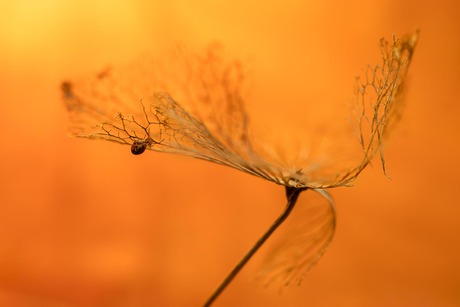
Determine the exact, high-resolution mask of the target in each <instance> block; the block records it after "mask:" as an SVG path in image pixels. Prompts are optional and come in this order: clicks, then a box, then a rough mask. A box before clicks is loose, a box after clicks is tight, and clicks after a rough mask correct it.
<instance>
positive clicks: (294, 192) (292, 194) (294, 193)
mask: <svg viewBox="0 0 460 307" xmlns="http://www.w3.org/2000/svg"><path fill="white" fill-rule="evenodd" d="M304 190H306V188H302V189H296V188H291V187H286V198H287V201H288V202H287V204H286V207H285V208H284V211H283V212H282V213H281V215H280V216H279V217H278V218H277V219H276V220H275V222H273V224H272V225H271V226H270V228H269V229H268V230H267V231H266V232H265V233H264V234H263V236H262V237H260V239H259V240H258V241H257V242H256V243H255V244H254V245H253V246H252V248H251V249H250V250H249V252H248V253H247V254H246V255H245V256H244V257H243V258H242V259H241V260H240V262H238V264H237V265H236V266H235V267H234V268H233V270H232V271H231V272H230V274H228V275H227V277H226V278H225V279H224V281H223V282H222V283H221V284H220V285H219V287H218V288H217V289H216V290H215V291H214V293H213V294H212V295H211V296H210V297H209V299H208V300H207V301H206V303H204V305H203V306H204V307H209V306H211V305H212V303H214V301H215V300H216V299H217V298H218V297H219V295H220V294H221V293H222V292H223V291H224V290H225V289H226V288H227V286H228V285H229V284H230V283H231V282H232V280H233V279H234V278H235V277H236V275H237V274H238V273H239V272H240V271H241V269H242V268H243V267H244V266H245V265H246V263H247V262H248V261H249V259H251V258H252V256H254V254H255V253H256V252H257V251H258V250H259V248H260V247H261V246H262V245H263V244H264V243H265V241H267V239H268V238H269V237H270V236H271V235H272V234H273V232H275V230H276V229H277V228H278V227H279V226H280V225H281V224H282V223H283V222H284V221H285V220H286V218H287V217H288V216H289V214H291V212H292V209H294V207H295V204H296V203H297V198H298V197H299V194H300V192H302V191H304Z"/></svg>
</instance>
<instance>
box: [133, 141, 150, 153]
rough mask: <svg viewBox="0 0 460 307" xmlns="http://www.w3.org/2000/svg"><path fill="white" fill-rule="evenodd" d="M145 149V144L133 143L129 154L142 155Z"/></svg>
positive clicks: (141, 142) (143, 142)
mask: <svg viewBox="0 0 460 307" xmlns="http://www.w3.org/2000/svg"><path fill="white" fill-rule="evenodd" d="M146 148H147V142H145V141H134V143H133V144H132V145H131V153H132V154H133V155H136V156H137V155H140V154H142V153H143V152H144V151H145V149H146Z"/></svg>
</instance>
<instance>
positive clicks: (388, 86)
mask: <svg viewBox="0 0 460 307" xmlns="http://www.w3.org/2000/svg"><path fill="white" fill-rule="evenodd" d="M417 40H418V32H415V33H413V34H411V35H408V36H405V37H402V38H401V39H393V41H392V42H387V41H385V40H383V39H382V40H381V44H380V49H381V55H382V60H383V61H382V63H381V64H380V65H376V66H373V67H368V69H367V70H366V72H365V74H364V76H362V77H359V78H357V82H356V89H355V93H354V98H353V101H352V106H351V111H352V114H351V122H352V124H353V129H354V137H356V138H355V142H354V143H353V144H355V145H356V146H355V145H351V143H352V142H347V145H349V146H355V147H354V148H355V154H354V155H348V153H347V154H345V153H343V154H342V155H340V154H336V153H334V154H332V153H331V154H329V155H328V154H327V153H322V154H324V156H326V157H328V158H327V159H326V158H317V159H315V158H312V159H311V160H310V161H308V163H305V164H303V165H296V166H295V167H294V166H292V165H289V164H288V163H285V162H283V161H282V160H281V159H278V158H276V157H273V155H271V154H270V153H269V152H268V151H267V150H266V148H267V147H266V146H263V145H261V144H259V143H258V142H257V140H255V139H253V138H252V136H251V134H250V129H249V115H248V114H247V112H246V109H245V104H244V99H243V98H244V75H245V74H244V69H243V66H242V65H241V64H240V63H239V62H236V61H234V62H228V61H225V60H224V59H223V57H222V56H221V53H220V51H219V48H218V47H216V46H212V47H211V48H209V49H208V50H207V51H206V52H205V53H204V54H203V55H188V54H186V53H183V54H182V55H183V56H182V58H181V59H182V60H180V61H179V62H178V63H179V64H178V65H177V66H174V65H175V64H174V65H173V64H171V66H174V67H175V68H177V69H178V70H176V71H174V69H171V70H170V71H171V73H169V75H168V73H167V71H168V69H169V67H167V69H166V70H163V69H162V67H161V62H153V63H151V65H148V64H146V63H143V65H134V66H133V67H131V68H128V69H126V70H123V71H117V70H112V69H110V70H105V71H104V72H103V74H99V75H96V76H95V77H94V78H92V79H89V80H85V81H83V82H68V81H66V82H64V83H63V84H62V86H61V88H62V93H63V98H64V101H65V103H66V106H67V109H68V111H69V114H70V117H71V122H72V126H71V131H72V132H73V133H74V134H75V135H76V136H78V137H85V138H91V139H103V140H108V141H112V142H117V143H120V144H125V145H130V146H131V152H132V153H133V154H135V155H139V154H142V153H143V152H145V151H146V150H152V151H158V152H169V153H175V154H181V155H186V156H191V157H194V158H198V159H202V160H207V161H210V162H214V163H217V164H221V165H226V166H229V167H232V168H235V169H238V170H241V171H243V172H245V173H248V174H252V175H254V176H257V177H260V178H263V179H266V180H268V181H272V182H274V183H276V184H278V185H282V186H284V187H285V189H286V197H287V205H286V207H285V209H284V211H283V212H282V214H281V215H280V216H279V217H278V218H277V219H276V220H275V222H274V223H273V225H272V226H271V227H270V228H269V229H268V230H267V232H266V233H265V234H264V235H263V236H262V237H261V238H260V239H259V241H257V243H256V244H255V245H254V247H253V248H252V249H251V250H250V251H249V252H248V253H247V254H246V255H245V257H244V258H243V259H242V260H241V261H240V262H239V263H238V265H237V266H236V267H235V268H234V269H233V271H232V272H231V273H230V274H229V275H228V276H227V278H226V279H225V280H224V281H223V283H222V284H221V285H220V286H219V287H218V288H217V290H216V291H215V292H214V293H213V294H212V295H211V297H210V298H209V299H208V301H207V302H206V304H205V306H209V305H211V304H212V303H213V302H214V300H215V299H216V298H217V297H218V296H219V295H220V293H221V292H222V291H223V290H224V289H225V288H226V287H227V286H228V285H229V283H230V282H231V281H232V280H233V278H234V277H235V276H236V275H237V273H238V272H239V271H240V270H241V268H242V267H243V266H244V265H245V264H246V263H247V261H249V259H250V258H251V257H252V256H253V255H254V254H255V253H256V251H257V250H258V249H259V248H260V247H261V246H262V245H263V244H264V242H265V241H266V240H267V239H268V238H269V237H270V236H271V234H272V233H273V232H274V231H275V230H276V229H277V228H278V227H279V226H280V225H281V224H282V223H283V222H284V220H285V219H286V218H287V217H288V216H289V214H290V213H291V211H292V209H293V208H294V206H295V204H296V202H297V199H298V197H299V195H300V193H301V192H303V191H305V190H313V191H315V192H317V193H319V195H321V196H323V197H324V199H325V200H326V202H327V203H328V205H327V206H322V208H321V209H320V210H319V211H318V212H315V213H312V214H311V219H310V220H309V222H308V223H304V224H302V225H299V230H298V231H296V233H295V235H292V236H290V237H289V238H287V239H286V241H285V242H283V243H282V244H281V245H280V246H279V248H278V249H277V252H276V253H274V254H272V255H271V257H270V258H269V259H268V262H267V268H268V269H267V270H266V271H264V272H263V275H266V277H267V278H268V280H269V281H272V280H280V281H282V282H283V283H284V284H289V283H291V282H293V281H294V282H297V283H298V282H300V281H301V280H302V278H303V277H304V274H305V272H306V271H308V270H309V269H310V268H311V267H312V266H313V265H314V264H316V263H317V262H318V260H319V258H320V257H321V256H322V255H323V254H324V252H325V251H326V249H327V247H328V245H329V243H330V242H331V240H332V237H333V235H334V231H335V224H336V215H335V208H334V204H333V201H332V198H331V197H330V196H329V193H328V191H327V189H329V188H335V187H341V186H349V185H350V184H351V183H352V182H353V181H354V180H355V179H356V178H357V177H358V175H359V174H360V173H361V172H362V171H363V170H364V168H365V167H366V166H367V165H368V164H369V163H370V161H371V160H372V158H373V157H374V156H375V155H376V154H380V158H381V161H382V166H383V169H384V171H385V163H384V162H385V161H384V159H383V153H382V144H383V143H384V141H385V140H386V139H387V137H388V135H389V132H390V131H391V128H392V127H393V126H394V124H395V123H396V122H397V120H398V119H399V117H400V113H401V108H402V105H403V99H402V94H403V89H404V85H405V77H406V74H407V70H408V68H409V65H410V63H411V59H412V55H413V52H414V50H415V46H416V43H417ZM163 63H164V62H163ZM167 63H168V64H170V63H169V62H167ZM163 68H165V67H163ZM178 71H179V72H180V73H178ZM146 75H148V78H146ZM168 76H169V77H168ZM180 76H183V77H180ZM142 80H144V81H145V80H148V84H145V83H144V84H142V82H141V81H142ZM151 84H155V85H156V86H157V87H158V88H160V90H157V91H152V86H151ZM152 92H153V94H151V93H152ZM146 95H147V96H146ZM185 101H187V102H188V103H189V104H190V105H191V106H192V107H191V108H186V107H184V106H183V105H182V104H181V103H179V102H185ZM117 114H118V115H117ZM351 156H353V157H352V158H350V157H351Z"/></svg>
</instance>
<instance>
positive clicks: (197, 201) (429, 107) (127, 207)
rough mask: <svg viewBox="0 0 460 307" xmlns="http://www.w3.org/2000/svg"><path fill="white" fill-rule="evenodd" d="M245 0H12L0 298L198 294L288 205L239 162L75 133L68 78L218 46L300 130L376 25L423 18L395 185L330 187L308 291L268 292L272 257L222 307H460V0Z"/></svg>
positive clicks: (346, 74) (349, 75)
mask: <svg viewBox="0 0 460 307" xmlns="http://www.w3.org/2000/svg"><path fill="white" fill-rule="evenodd" d="M247 2H248V1H241V0H238V1H214V2H211V1H202V0H201V1H194V2H191V1H156V3H155V2H151V1H141V0H138V1H128V0H125V1H123V0H119V1H92V2H89V1H57V0H54V1H53V0H43V1H27V0H22V1H2V2H1V3H0V129H1V130H0V131H1V132H2V133H1V135H0V146H1V148H2V150H1V151H0V165H1V175H0V203H1V205H0V306H199V305H201V304H202V303H203V302H204V301H205V299H206V298H207V296H208V295H210V293H211V291H213V290H214V289H215V287H217V285H218V283H219V282H220V281H221V280H222V279H223V278H224V276H225V275H226V274H227V273H228V272H229V271H230V269H231V268H232V267H233V265H235V264H236V262H237V261H238V260H239V259H240V257H241V256H242V255H243V254H244V253H245V252H246V251H247V250H248V249H249V247H250V246H251V245H252V244H253V243H254V242H255V240H256V239H257V238H258V237H259V236H260V235H261V234H262V232H263V231H264V230H265V229H266V228H267V227H268V225H270V224H271V223H272V221H273V220H274V218H275V217H276V216H277V214H278V213H279V212H280V211H281V210H282V208H283V206H284V191H283V189H282V188H281V187H279V186H275V185H273V184H272V183H267V182H264V181H262V180H260V179H258V178H255V177H251V176H249V175H247V174H244V173H240V172H237V171H234V170H232V169H228V168H224V167H221V166H217V165H213V164H209V163H205V162H201V161H197V160H193V159H187V158H183V157H177V156H171V155H165V154H158V153H152V152H148V153H147V154H144V155H142V156H139V157H135V156H133V155H131V154H130V153H129V150H128V149H127V148H125V147H122V146H119V145H116V144H115V145H114V144H110V143H108V142H93V141H87V140H82V139H75V138H69V137H68V133H67V127H68V124H69V123H68V119H67V114H66V110H65V108H64V106H63V104H62V102H61V100H60V93H59V84H60V82H61V81H62V80H64V79H67V78H75V77H83V76H85V75H89V74H92V73H95V72H97V71H99V70H100V69H101V68H104V67H105V66H106V65H108V64H113V65H115V64H118V63H124V62H127V61H129V60H132V59H135V58H136V56H138V55H139V54H142V52H143V51H145V50H146V49H156V48H159V47H163V46H166V47H168V46H170V45H172V44H174V43H177V42H179V43H184V44H186V45H190V46H192V47H199V46H204V45H206V44H207V43H208V42H210V41H214V40H218V41H220V42H222V43H223V45H224V46H225V47H226V49H227V50H229V51H230V52H231V53H232V54H235V55H240V56H241V57H242V58H250V59H251V60H250V62H251V65H252V66H251V67H252V68H251V70H252V71H253V72H254V86H253V95H252V100H251V103H252V104H253V106H254V109H255V110H261V111H260V112H261V117H263V118H264V119H265V121H266V122H269V121H277V120H278V118H287V119H288V120H286V125H287V126H290V125H292V126H293V127H295V126H298V125H301V124H302V121H303V120H304V118H305V116H306V114H309V113H308V112H312V110H314V112H316V111H317V112H327V109H322V107H321V103H323V102H324V101H338V102H346V101H347V99H349V98H350V96H351V94H352V90H353V84H354V83H353V82H354V76H355V75H356V74H358V73H359V72H360V71H362V68H364V67H365V66H366V65H367V64H375V63H378V62H379V53H378V40H379V38H380V37H382V36H385V37H387V38H391V35H392V34H393V33H394V34H396V35H397V36H401V35H403V34H406V33H408V32H412V31H413V30H414V29H415V28H420V30H421V36H420V41H419V44H418V47H417V50H416V53H415V57H414V60H413V63H412V67H411V69H410V71H409V76H410V81H409V82H410V83H409V92H408V94H407V107H406V110H405V114H404V118H403V120H402V123H401V125H400V127H399V128H398V129H397V131H395V134H394V137H393V138H392V140H391V142H390V143H389V145H388V146H387V151H386V159H387V167H388V172H389V175H390V176H391V178H392V180H389V179H387V178H385V177H384V176H383V175H382V172H381V170H380V167H379V165H378V163H375V165H374V167H371V168H369V169H367V170H366V171H365V172H364V174H362V176H361V177H360V178H359V179H358V181H357V183H356V186H355V187H352V188H343V189H337V190H334V191H332V194H333V196H334V198H335V201H336V203H337V209H338V228H337V233H336V236H335V238H334V241H333V243H332V245H331V247H330V249H329V251H328V252H327V253H326V255H325V256H324V257H323V259H322V260H321V261H320V262H319V264H318V265H317V266H316V267H315V268H313V269H312V271H311V272H310V273H309V274H308V275H307V277H306V279H305V280H304V282H303V284H302V285H301V286H300V287H297V286H293V287H290V288H289V289H285V290H283V291H282V293H280V291H279V287H278V286H271V287H269V288H267V289H266V288H263V287H262V286H261V284H260V283H258V282H256V281H255V275H256V273H257V271H258V265H259V264H260V257H259V258H256V259H254V261H251V262H250V263H249V265H248V266H247V267H246V268H245V269H244V270H243V272H242V273H241V275H239V276H238V277H237V278H236V280H235V282H234V283H233V284H232V285H231V286H230V287H229V288H228V289H227V291H226V292H224V294H223V295H222V297H220V298H219V300H218V301H217V302H216V306H458V305H459V304H460V261H459V259H460V244H459V239H458V238H459V235H460V223H459V216H460V207H459V206H458V204H459V202H458V200H457V199H458V198H457V196H456V195H457V194H456V192H457V191H456V190H457V189H458V188H459V180H458V174H457V173H458V172H459V171H460V167H459V164H458V162H457V159H458V156H459V154H460V152H459V146H458V144H457V141H455V140H456V139H458V136H457V134H458V132H459V131H460V130H459V127H458V118H457V117H458V116H457V115H458V112H459V111H460V107H459V105H458V99H459V98H460V95H459V94H460V90H459V88H460V87H459V84H460V77H459V69H460V60H459V59H460V57H459V55H460V31H459V30H460V21H459V19H458V12H459V5H458V4H457V3H456V1H453V0H451V1H447V0H439V1H396V0H392V1H385V2H383V1H382V2H378V3H372V2H364V3H363V2H362V1H356V0H352V1H346V2H343V4H340V3H339V1H310V2H308V3H307V4H306V3H305V1H291V2H290V3H287V2H286V1H279V2H278V3H277V4H272V3H270V4H269V3H267V1H258V2H255V1H254V2H252V3H250V4H248V3H247ZM345 3H346V4H345ZM280 102H282V103H280ZM281 107H282V108H281ZM270 110H272V111H270ZM274 115H277V117H276V118H275V117H273V116H274ZM270 116H272V117H270ZM262 122H263V119H262ZM284 134H285V133H284ZM284 134H283V133H282V132H280V137H286V136H284ZM295 137H297V138H298V139H300V140H301V139H302V135H296V136H295Z"/></svg>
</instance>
